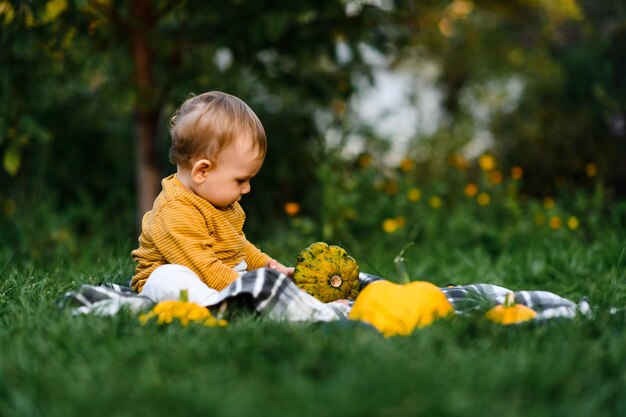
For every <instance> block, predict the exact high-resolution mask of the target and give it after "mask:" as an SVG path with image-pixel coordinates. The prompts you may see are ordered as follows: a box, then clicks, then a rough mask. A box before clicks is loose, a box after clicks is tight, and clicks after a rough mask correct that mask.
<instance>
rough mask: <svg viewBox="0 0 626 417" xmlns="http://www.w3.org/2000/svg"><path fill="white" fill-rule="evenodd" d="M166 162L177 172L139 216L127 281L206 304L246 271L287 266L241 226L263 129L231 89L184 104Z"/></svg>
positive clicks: (157, 294) (166, 296) (151, 292)
mask: <svg viewBox="0 0 626 417" xmlns="http://www.w3.org/2000/svg"><path fill="white" fill-rule="evenodd" d="M170 134H171V139H172V146H171V149H170V160H171V161H172V162H173V163H175V164H176V174H173V175H170V176H169V177H167V178H165V179H163V181H162V186H163V190H162V191H161V193H160V194H159V196H158V197H157V198H156V200H155V202H154V206H153V207H152V210H150V211H149V212H147V213H146V214H145V215H144V217H143V220H142V232H141V236H139V248H137V249H135V250H134V251H133V252H132V257H133V260H134V261H135V262H137V267H136V270H135V275H134V276H133V279H132V287H133V289H134V290H135V291H137V292H139V293H141V294H142V295H145V296H147V297H149V298H151V299H153V300H155V301H162V300H171V299H178V297H179V294H180V291H181V290H183V289H185V290H187V292H188V297H189V301H192V302H195V303H198V304H201V305H208V304H210V303H211V298H212V297H214V296H215V294H217V292H218V291H219V290H222V289H224V288H225V287H227V286H228V285H229V284H230V283H232V282H233V281H234V280H235V279H237V277H238V276H239V275H241V274H243V273H244V272H246V271H250V270H254V269H258V268H263V267H268V268H272V269H275V270H278V271H279V272H283V273H285V274H287V275H293V268H288V267H285V266H284V265H282V264H280V263H279V262H278V261H276V260H274V259H272V258H270V257H269V256H268V255H266V254H265V253H263V252H261V251H260V250H259V249H257V248H256V247H255V246H254V245H253V244H252V243H250V242H248V240H247V239H246V237H245V235H244V233H243V231H242V228H243V223H244V220H245V213H244V211H243V209H242V208H241V206H240V205H239V200H241V197H242V196H243V195H245V194H247V193H249V192H250V181H251V180H252V178H254V176H255V175H256V174H257V173H258V172H259V170H260V169H261V165H263V160H264V158H265V153H266V150H267V139H266V137H265V130H264V129H263V125H262V124H261V122H260V120H259V119H258V117H257V116H256V114H254V112H253V111H252V109H250V107H248V105H246V103H244V102H243V101H242V100H240V99H239V98H237V97H234V96H232V95H229V94H225V93H221V92H217V91H212V92H208V93H204V94H201V95H199V96H194V97H192V98H190V99H188V100H187V101H185V102H184V103H183V105H182V106H181V107H180V108H179V109H178V111H177V112H176V113H175V115H174V116H173V117H172V119H171V122H170Z"/></svg>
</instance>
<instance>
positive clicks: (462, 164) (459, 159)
mask: <svg viewBox="0 0 626 417" xmlns="http://www.w3.org/2000/svg"><path fill="white" fill-rule="evenodd" d="M450 164H451V165H452V166H453V167H455V168H456V169H458V170H460V171H465V170H466V169H468V168H469V167H470V163H469V161H468V160H467V158H466V157H464V156H463V155H459V154H458V153H455V154H452V155H451V156H450Z"/></svg>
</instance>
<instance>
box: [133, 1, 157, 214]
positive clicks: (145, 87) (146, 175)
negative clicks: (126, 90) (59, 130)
mask: <svg viewBox="0 0 626 417" xmlns="http://www.w3.org/2000/svg"><path fill="white" fill-rule="evenodd" d="M131 7H132V10H131V13H132V17H133V19H132V23H131V24H132V28H131V37H132V47H133V61H134V65H135V82H136V87H137V98H136V100H137V102H136V103H135V116H136V120H135V140H136V148H135V152H136V164H137V165H136V176H135V181H136V188H137V223H138V225H139V226H140V221H141V217H142V216H143V215H144V214H145V213H146V212H147V211H148V210H150V209H151V208H152V203H153V202H154V199H155V198H156V196H157V194H158V193H159V191H160V179H161V178H160V170H159V159H158V153H157V149H156V128H157V122H158V114H159V110H158V108H159V105H158V103H156V102H155V99H154V97H155V85H154V76H153V74H152V65H153V52H152V49H151V47H150V44H149V43H148V39H149V36H150V33H151V31H152V28H153V27H154V16H153V13H152V10H151V9H150V0H135V1H134V2H133V3H132V6H131Z"/></svg>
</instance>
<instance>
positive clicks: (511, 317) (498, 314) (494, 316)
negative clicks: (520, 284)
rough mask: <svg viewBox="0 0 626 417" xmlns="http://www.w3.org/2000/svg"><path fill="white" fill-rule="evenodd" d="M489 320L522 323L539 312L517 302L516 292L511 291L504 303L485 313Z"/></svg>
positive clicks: (506, 323)
mask: <svg viewBox="0 0 626 417" xmlns="http://www.w3.org/2000/svg"><path fill="white" fill-rule="evenodd" d="M485 317H486V318H487V319H488V320H491V321H493V322H494V323H499V324H504V325H505V326H506V325H509V324H515V323H522V322H525V321H528V320H532V319H534V318H535V317H537V313H536V312H535V310H533V309H532V308H530V307H527V306H525V305H522V304H516V303H515V294H514V293H512V292H510V293H508V294H507V295H506V298H505V300H504V304H500V305H497V306H495V307H493V308H491V309H490V310H489V311H487V313H486V314H485Z"/></svg>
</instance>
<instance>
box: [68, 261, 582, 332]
mask: <svg viewBox="0 0 626 417" xmlns="http://www.w3.org/2000/svg"><path fill="white" fill-rule="evenodd" d="M381 279H383V278H380V277H377V276H374V275H369V274H365V273H361V274H359V281H360V287H361V289H363V288H365V287H366V286H367V285H369V284H370V283H372V282H374V281H378V280H381ZM441 291H443V293H444V294H445V295H446V297H447V298H448V300H449V301H450V303H451V304H452V306H453V307H454V309H455V311H456V313H457V314H460V315H463V314H471V312H472V311H475V310H478V309H481V308H484V307H485V306H488V305H495V304H502V303H504V299H505V296H506V294H507V293H509V292H511V291H510V290H508V289H506V288H503V287H500V286H497V285H492V284H474V285H463V286H451V287H446V288H441ZM231 300H238V301H243V302H244V304H246V305H248V306H249V307H251V308H252V309H253V310H254V311H256V312H258V313H259V314H262V315H264V316H267V317H268V318H270V319H273V320H285V321H333V320H341V319H345V318H347V316H348V313H349V312H350V309H351V304H350V303H347V304H346V303H341V302H332V303H322V302H321V301H319V300H317V299H316V298H314V297H313V296H311V295H309V294H308V293H306V292H304V291H302V290H301V289H300V288H298V287H297V286H296V285H295V284H294V282H293V281H292V280H291V279H290V278H289V277H287V276H286V275H284V274H281V273H279V272H276V271H274V270H270V269H259V270H256V271H250V272H248V273H246V274H244V275H242V276H241V277H240V278H239V279H237V280H236V281H235V282H233V283H232V284H231V285H229V286H228V287H227V288H225V289H224V290H222V291H221V292H220V295H219V298H218V299H217V300H216V302H215V305H214V306H219V305H221V304H223V303H224V302H229V301H231ZM515 302H516V303H520V304H523V305H526V306H528V307H530V308H532V309H533V310H535V311H536V312H537V316H536V318H535V320H545V319H551V318H556V317H562V318H573V317H575V316H576V314H577V313H582V314H583V315H587V314H588V313H589V310H590V309H589V304H588V303H587V300H586V299H583V300H582V301H581V302H579V303H578V304H576V303H574V302H572V301H570V300H568V299H565V298H563V297H560V296H558V295H556V294H553V293H551V292H548V291H516V292H515ZM58 303H59V306H60V307H62V308H69V309H71V311H72V313H73V314H77V315H79V314H96V315H102V316H110V315H115V314H117V313H118V312H119V311H120V310H122V309H128V310H130V311H131V312H134V313H138V312H141V311H145V310H148V309H150V308H151V307H152V306H153V305H154V304H155V302H154V301H153V300H151V299H149V298H147V297H144V296H141V295H137V294H136V293H134V292H133V291H132V290H131V289H130V288H129V287H125V286H120V285H116V284H103V285H98V286H94V285H83V286H82V287H81V288H80V289H78V290H77V291H70V292H68V293H66V294H65V295H63V297H61V299H60V300H59V302H58ZM209 307H211V306H209Z"/></svg>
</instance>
